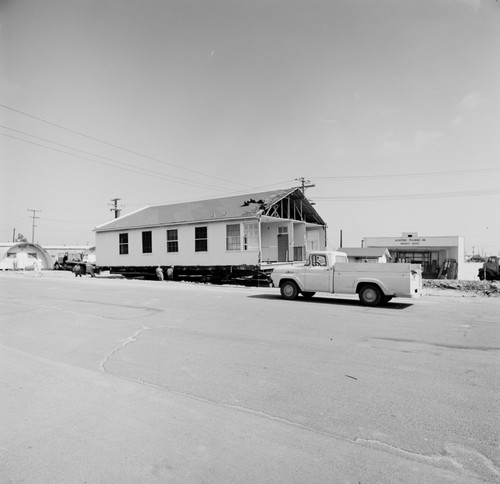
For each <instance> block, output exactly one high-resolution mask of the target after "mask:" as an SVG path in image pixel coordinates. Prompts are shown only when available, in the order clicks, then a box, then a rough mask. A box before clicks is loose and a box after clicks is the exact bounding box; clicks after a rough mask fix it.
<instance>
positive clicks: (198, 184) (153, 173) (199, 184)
mask: <svg viewBox="0 0 500 484" xmlns="http://www.w3.org/2000/svg"><path fill="white" fill-rule="evenodd" d="M8 129H12V128H8ZM14 131H15V130H14ZM0 136H5V137H7V138H11V139H14V140H17V141H22V142H24V143H28V144H32V145H35V146H40V147H42V148H45V149H47V150H52V151H56V152H58V153H63V154H65V155H70V156H74V157H76V158H80V159H82V160H86V161H90V162H93V163H97V164H100V165H106V166H110V167H112V168H118V169H120V170H124V171H129V172H132V173H136V174H140V175H144V176H150V177H154V178H158V177H160V178H163V179H165V180H170V181H175V182H177V183H182V184H185V185H190V186H194V187H209V188H212V189H215V190H218V191H221V192H225V190H224V189H221V188H219V187H216V186H214V185H209V184H207V183H203V182H195V181H187V180H185V179H183V178H179V177H175V176H173V175H166V174H164V173H161V172H159V171H155V170H150V169H149V168H139V167H137V166H135V165H132V164H130V163H125V162H123V161H118V160H113V159H111V158H106V157H104V156H101V155H94V154H93V153H90V154H91V156H96V157H98V158H102V159H104V160H108V161H112V162H113V163H119V164H120V165H124V166H119V165H118V166H117V165H113V164H111V163H106V162H105V161H99V160H93V159H92V158H88V157H86V156H81V155H78V154H76V153H71V152H68V151H63V150H59V149H57V148H54V147H51V146H46V145H43V144H41V143H36V142H34V141H30V140H27V139H24V138H19V137H17V136H12V135H9V134H7V133H0ZM28 136H33V135H28ZM33 137H35V138H38V137H36V136H33ZM46 141H48V142H49V143H54V144H56V145H59V146H61V144H60V143H55V142H53V141H50V140H46ZM62 146H65V145H62ZM69 149H72V150H74V151H78V152H82V153H87V152H85V151H82V150H78V149H76V148H71V147H69ZM127 167H128V168H127ZM146 172H149V173H146Z"/></svg>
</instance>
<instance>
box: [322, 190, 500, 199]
mask: <svg viewBox="0 0 500 484" xmlns="http://www.w3.org/2000/svg"><path fill="white" fill-rule="evenodd" d="M486 195H500V189H490V190H464V191H459V192H436V193H402V194H394V195H360V196H357V195H348V196H314V197H312V198H313V200H321V201H325V202H357V201H384V200H417V199H422V198H454V197H477V196H486Z"/></svg>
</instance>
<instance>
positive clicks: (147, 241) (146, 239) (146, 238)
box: [142, 230, 153, 254]
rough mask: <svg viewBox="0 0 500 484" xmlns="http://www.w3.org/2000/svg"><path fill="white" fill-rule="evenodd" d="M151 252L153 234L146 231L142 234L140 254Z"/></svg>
mask: <svg viewBox="0 0 500 484" xmlns="http://www.w3.org/2000/svg"><path fill="white" fill-rule="evenodd" d="M151 252H153V233H152V232H151V231H150V230H148V231H147V232H143V233H142V253H143V254H151Z"/></svg>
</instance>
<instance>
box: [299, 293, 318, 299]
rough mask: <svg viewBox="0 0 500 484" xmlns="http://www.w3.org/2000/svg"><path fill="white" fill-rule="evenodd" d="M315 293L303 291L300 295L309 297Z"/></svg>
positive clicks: (305, 297)
mask: <svg viewBox="0 0 500 484" xmlns="http://www.w3.org/2000/svg"><path fill="white" fill-rule="evenodd" d="M315 294H316V293H315V292H303V293H302V297H303V298H304V299H311V298H312V297H313V296H314V295H315Z"/></svg>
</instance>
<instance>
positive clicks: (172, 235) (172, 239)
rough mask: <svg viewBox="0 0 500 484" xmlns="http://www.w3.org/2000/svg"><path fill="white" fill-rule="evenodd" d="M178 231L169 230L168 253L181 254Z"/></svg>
mask: <svg viewBox="0 0 500 484" xmlns="http://www.w3.org/2000/svg"><path fill="white" fill-rule="evenodd" d="M178 237H179V236H178V234H177V229H171V230H167V252H179V239H178Z"/></svg>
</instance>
